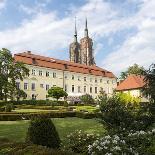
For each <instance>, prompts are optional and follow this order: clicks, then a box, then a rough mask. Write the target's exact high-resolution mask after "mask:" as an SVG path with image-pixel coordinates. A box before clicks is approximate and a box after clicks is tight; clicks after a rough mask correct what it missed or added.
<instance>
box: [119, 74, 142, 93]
mask: <svg viewBox="0 0 155 155" xmlns="http://www.w3.org/2000/svg"><path fill="white" fill-rule="evenodd" d="M144 85H145V82H144V76H140V75H129V76H128V77H127V78H126V79H125V80H124V81H123V82H121V83H120V84H119V85H118V86H117V88H116V90H117V91H122V90H130V89H139V88H142V87H144Z"/></svg>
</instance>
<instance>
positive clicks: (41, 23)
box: [0, 0, 155, 73]
mask: <svg viewBox="0 0 155 155" xmlns="http://www.w3.org/2000/svg"><path fill="white" fill-rule="evenodd" d="M134 1H136V2H139V10H138V12H137V13H135V14H134V15H133V14H132V16H128V17H126V16H125V15H122V14H121V8H118V7H117V8H114V7H113V5H114V4H113V3H110V2H108V1H106V0H87V1H86V4H85V5H83V6H81V7H79V8H77V7H73V6H72V7H71V8H70V9H68V13H66V16H65V17H64V18H62V19H60V18H59V17H58V15H57V12H53V11H51V12H50V13H43V12H42V10H41V9H40V7H35V8H34V11H31V8H28V7H24V6H22V5H21V6H20V9H22V10H23V11H25V12H26V13H27V14H35V15H34V16H33V18H32V19H31V20H23V23H22V24H21V25H20V26H19V27H17V28H16V29H9V30H5V31H1V32H0V48H2V47H6V48H8V49H10V50H11V51H14V53H17V52H20V51H25V50H32V51H34V52H35V53H38V54H42V55H51V56H58V55H59V54H57V53H58V52H60V51H63V50H64V48H68V46H69V43H70V42H71V41H72V40H73V33H74V17H75V16H77V24H78V25H77V27H78V38H81V37H82V36H83V33H84V32H83V31H84V22H85V21H84V20H85V17H86V16H87V18H88V26H89V30H90V32H89V34H90V36H91V37H92V38H93V40H94V41H95V42H98V41H99V40H100V39H101V38H103V37H105V38H107V39H108V38H111V39H110V40H109V45H110V44H111V42H112V41H113V39H112V36H113V34H114V33H119V32H120V31H121V30H126V29H129V28H132V27H134V28H136V29H137V33H135V34H134V35H132V36H130V35H129V36H128V37H127V38H126V39H125V40H124V42H123V44H122V45H119V46H118V45H116V48H115V49H116V50H115V51H112V52H111V53H110V54H109V55H107V57H105V58H104V59H103V63H102V64H103V68H104V67H105V68H108V69H110V70H111V71H113V72H115V73H118V72H120V71H121V70H122V69H125V68H126V67H128V66H129V65H132V64H133V63H139V64H141V65H144V66H147V65H149V64H150V63H152V62H153V61H155V20H154V19H155V13H154V9H155V1H154V0H149V1H143V0H132V3H134ZM47 2H48V0H47ZM35 9H36V10H35ZM39 9H40V11H38V10H39ZM100 42H101V40H100ZM103 45H104V43H103V44H101V43H96V49H95V50H96V51H95V54H100V51H101V52H102V49H103ZM56 52H57V53H56ZM65 52H66V55H67V53H68V51H65Z"/></svg>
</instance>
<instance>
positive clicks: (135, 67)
mask: <svg viewBox="0 0 155 155" xmlns="http://www.w3.org/2000/svg"><path fill="white" fill-rule="evenodd" d="M143 71H144V68H143V67H141V66H139V65H137V64H134V65H133V66H129V68H128V69H127V70H126V71H124V72H121V75H120V79H121V80H124V79H126V78H127V76H128V75H130V74H136V75H141V74H142V72H143Z"/></svg>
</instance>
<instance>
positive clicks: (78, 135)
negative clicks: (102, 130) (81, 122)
mask: <svg viewBox="0 0 155 155" xmlns="http://www.w3.org/2000/svg"><path fill="white" fill-rule="evenodd" d="M96 139H97V136H96V135H94V134H88V133H86V132H82V131H81V130H76V131H75V132H73V133H71V134H69V135H68V136H67V140H68V141H67V146H65V147H67V148H68V149H71V150H72V151H73V152H75V153H84V154H87V153H88V152H87V148H88V145H90V144H91V143H92V142H93V141H94V140H96Z"/></svg>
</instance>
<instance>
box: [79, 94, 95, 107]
mask: <svg viewBox="0 0 155 155" xmlns="http://www.w3.org/2000/svg"><path fill="white" fill-rule="evenodd" d="M80 100H81V101H82V103H84V104H85V105H88V104H94V103H95V101H94V99H93V97H92V96H91V95H89V94H85V95H82V96H80Z"/></svg>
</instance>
